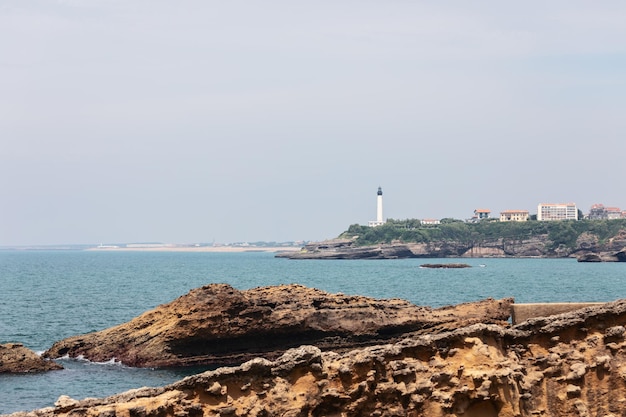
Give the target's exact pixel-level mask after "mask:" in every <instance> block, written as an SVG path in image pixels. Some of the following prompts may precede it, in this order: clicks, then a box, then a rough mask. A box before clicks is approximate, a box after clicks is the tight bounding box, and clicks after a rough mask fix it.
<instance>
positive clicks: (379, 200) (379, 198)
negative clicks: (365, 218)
mask: <svg viewBox="0 0 626 417" xmlns="http://www.w3.org/2000/svg"><path fill="white" fill-rule="evenodd" d="M384 223H385V221H384V220H383V190H382V188H380V187H378V192H377V193H376V220H374V221H371V222H369V223H368V226H369V227H376V226H380V225H381V224H384Z"/></svg>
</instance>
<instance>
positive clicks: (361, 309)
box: [44, 284, 513, 367]
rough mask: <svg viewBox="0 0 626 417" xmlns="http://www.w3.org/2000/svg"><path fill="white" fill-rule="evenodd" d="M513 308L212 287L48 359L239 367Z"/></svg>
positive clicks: (504, 315) (77, 341) (487, 317)
mask: <svg viewBox="0 0 626 417" xmlns="http://www.w3.org/2000/svg"><path fill="white" fill-rule="evenodd" d="M512 301H513V300H512V299H505V300H493V299H487V300H483V301H480V302H476V303H468V304H460V305H457V306H452V307H445V308H440V309H430V308H428V307H419V306H416V305H414V304H411V303H409V302H408V301H404V300H399V299H392V300H379V299H373V298H368V297H361V296H347V295H343V294H329V293H326V292H324V291H321V290H317V289H313V288H307V287H304V286H301V285H282V286H276V287H262V288H254V289H250V290H247V291H239V290H236V289H234V288H233V287H231V286H229V285H226V284H212V285H208V286H205V287H202V288H197V289H194V290H192V291H190V292H189V293H188V294H186V295H184V296H182V297H179V298H177V299H176V300H174V301H172V302H171V303H168V304H164V305H161V306H159V307H157V308H155V309H154V310H151V311H148V312H146V313H144V314H142V315H141V316H139V317H137V318H135V319H133V320H131V321H130V322H128V323H125V324H121V325H119V326H115V327H112V328H109V329H106V330H102V331H99V332H95V333H90V334H86V335H81V336H75V337H70V338H68V339H64V340H62V341H59V342H57V343H55V344H54V345H53V346H52V347H51V348H50V349H49V350H48V351H47V352H45V353H44V356H45V357H48V358H57V357H62V356H65V355H69V356H70V357H77V356H79V355H82V356H84V357H85V358H87V359H89V360H92V361H98V362H102V361H108V360H111V359H113V358H115V359H116V360H118V361H121V362H122V363H124V364H126V365H129V366H137V367H164V366H186V365H199V364H233V363H242V362H244V361H245V360H248V359H250V358H253V357H256V356H264V357H266V358H276V357H277V356H279V355H280V354H282V353H283V352H284V351H285V350H287V349H289V348H293V347H297V346H300V345H303V344H315V345H316V346H318V347H319V348H321V349H323V350H328V349H335V350H337V349H349V348H355V347H358V346H364V345H371V344H375V343H380V342H381V341H390V340H393V339H394V338H398V337H401V336H402V335H404V334H406V333H408V332H434V331H445V330H450V329H454V328H458V327H460V326H465V325H468V324H471V323H481V322H486V323H501V322H503V321H505V320H507V319H508V317H509V316H510V304H511V303H512Z"/></svg>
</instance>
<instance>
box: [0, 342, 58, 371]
mask: <svg viewBox="0 0 626 417" xmlns="http://www.w3.org/2000/svg"><path fill="white" fill-rule="evenodd" d="M55 369H63V367H62V366H61V365H59V364H57V363H55V362H53V361H49V360H46V359H44V358H42V357H41V356H39V355H38V354H36V353H35V352H33V351H32V350H30V349H28V348H27V347H25V346H24V345H23V344H21V343H5V344H0V374H4V373H14V374H15V373H30V372H44V371H52V370H55Z"/></svg>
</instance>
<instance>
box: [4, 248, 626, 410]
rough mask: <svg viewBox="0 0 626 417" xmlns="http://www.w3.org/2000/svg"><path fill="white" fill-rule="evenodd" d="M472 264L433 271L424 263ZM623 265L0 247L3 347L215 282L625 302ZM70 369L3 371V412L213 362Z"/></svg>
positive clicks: (417, 296)
mask: <svg viewBox="0 0 626 417" xmlns="http://www.w3.org/2000/svg"><path fill="white" fill-rule="evenodd" d="M448 262H450V263H458V262H461V263H467V264H469V265H471V268H463V269H429V268H421V267H420V265H422V264H424V263H448ZM625 282H626V264H625V263H578V262H576V260H575V259H488V258H487V259H395V260H289V259H284V258H276V257H275V256H274V254H273V253H269V252H243V253H215V252H124V251H119V252H118V251H106V250H102V251H98V250H95V251H84V250H50V251H46V250H0V343H8V342H18V343H23V344H24V345H25V346H26V347H28V348H30V349H32V350H34V351H36V352H43V351H45V350H46V349H48V348H49V347H50V346H52V344H53V343H54V342H55V341H58V340H61V339H63V338H66V337H69V336H74V335H80V334H85V333H89V332H93V331H97V330H102V329H105V328H108V327H111V326H114V325H117V324H120V323H124V322H126V321H129V320H131V319H132V318H134V317H136V316H138V315H140V314H141V313H143V312H145V311H147V310H150V309H152V308H154V307H156V306H158V305H160V304H164V303H167V302H170V301H172V300H174V299H175V298H177V297H179V296H181V295H184V294H186V293H187V292H188V291H189V290H191V289H193V288H197V287H200V286H203V285H207V284H210V283H227V284H230V285H232V286H233V287H235V288H237V289H240V290H246V289H249V288H254V287H260V286H268V285H279V284H291V283H298V284H302V285H306V286H309V287H315V288H319V289H321V290H324V291H328V292H332V293H344V294H347V295H365V296H370V297H376V298H401V299H405V300H408V301H410V302H412V303H415V304H418V305H422V306H431V307H441V306H446V305H452V304H458V303H463V302H470V301H477V300H481V299H484V298H488V297H492V298H505V297H513V298H515V301H516V302H518V303H527V302H574V301H578V302H584V301H589V302H592V301H593V302H597V301H600V302H604V301H613V300H616V299H620V298H626V285H624V284H625ZM59 362H60V363H61V364H62V365H63V366H64V367H65V369H64V370H60V371H52V372H46V373H35V374H19V375H7V374H0V414H8V413H12V412H16V411H26V410H33V409H37V408H43V407H50V406H53V405H54V402H55V401H56V400H57V399H58V398H59V396H61V395H69V396H70V397H72V398H75V399H82V398H86V397H98V398H100V397H106V396H109V395H113V394H116V393H120V392H124V391H127V390H129V389H133V388H139V387H144V386H163V385H167V384H169V383H171V382H174V381H177V380H179V379H182V378H183V377H185V376H187V375H190V374H193V373H197V372H202V371H204V370H207V369H208V368H192V369H136V368H129V367H126V366H123V365H120V364H119V363H116V362H114V361H113V362H106V363H93V362H89V361H86V360H81V359H62V360H60V361H59Z"/></svg>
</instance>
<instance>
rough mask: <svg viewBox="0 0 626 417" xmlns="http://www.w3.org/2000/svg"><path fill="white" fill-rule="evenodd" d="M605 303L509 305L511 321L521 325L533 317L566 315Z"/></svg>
mask: <svg viewBox="0 0 626 417" xmlns="http://www.w3.org/2000/svg"><path fill="white" fill-rule="evenodd" d="M602 304H605V303H528V304H512V305H511V321H512V323H513V324H519V323H522V322H524V321H526V320H528V319H531V318H534V317H546V316H552V315H554V314H561V313H567V312H568V311H573V310H578V309H580V308H585V307H592V306H597V305H602Z"/></svg>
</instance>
